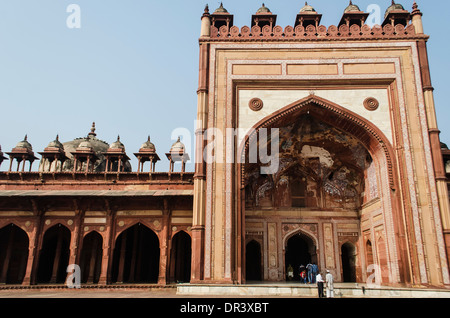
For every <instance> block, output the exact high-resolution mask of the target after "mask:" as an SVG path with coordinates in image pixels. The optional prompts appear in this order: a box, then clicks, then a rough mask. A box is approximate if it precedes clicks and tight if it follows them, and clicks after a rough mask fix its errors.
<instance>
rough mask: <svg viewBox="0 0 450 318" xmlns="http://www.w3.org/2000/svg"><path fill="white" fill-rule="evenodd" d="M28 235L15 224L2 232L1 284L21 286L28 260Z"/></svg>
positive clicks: (0, 241) (0, 234) (0, 249)
mask: <svg viewBox="0 0 450 318" xmlns="http://www.w3.org/2000/svg"><path fill="white" fill-rule="evenodd" d="M28 245H29V239H28V235H27V234H26V233H25V231H23V230H22V229H21V228H20V227H18V226H16V225H15V224H10V225H7V226H5V227H4V228H2V229H1V230H0V284H21V283H22V281H23V278H24V276H25V270H26V267H27V260H28Z"/></svg>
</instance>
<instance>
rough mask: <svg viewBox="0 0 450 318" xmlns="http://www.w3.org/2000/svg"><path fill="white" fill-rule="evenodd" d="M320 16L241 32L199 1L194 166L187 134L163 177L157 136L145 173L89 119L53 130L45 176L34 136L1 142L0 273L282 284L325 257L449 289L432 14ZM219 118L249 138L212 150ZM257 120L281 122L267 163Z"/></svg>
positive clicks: (348, 277) (386, 281) (8, 277)
mask: <svg viewBox="0 0 450 318" xmlns="http://www.w3.org/2000/svg"><path fill="white" fill-rule="evenodd" d="M321 17H322V15H321V14H319V13H317V12H316V11H315V9H314V8H313V7H312V6H310V5H305V6H304V7H303V8H302V9H301V10H300V12H299V13H298V14H297V16H296V19H295V21H293V25H292V26H286V27H282V26H279V25H277V24H276V21H277V15H276V14H275V13H272V12H271V11H270V9H269V8H268V7H266V6H265V5H263V6H262V7H261V8H260V9H259V10H258V11H257V12H256V13H255V14H254V15H252V17H251V20H250V19H249V20H250V21H249V25H248V26H242V27H238V26H235V25H234V16H233V15H232V14H230V13H229V12H228V11H227V10H226V9H225V8H224V7H223V5H220V7H219V8H218V9H217V10H216V11H215V12H213V13H212V14H211V13H210V12H209V9H208V7H207V8H205V12H204V14H203V16H202V19H201V33H200V39H199V45H200V65H199V89H198V92H197V93H198V110H197V123H198V124H199V126H198V127H197V131H196V138H197V139H196V153H195V157H196V158H202V159H203V160H197V161H198V162H196V165H195V172H194V173H192V172H186V171H185V163H186V161H187V160H189V155H188V154H187V153H186V152H185V147H184V145H183V144H182V143H181V141H180V140H178V141H177V142H176V143H174V145H173V147H172V149H170V150H169V152H167V153H166V156H167V158H168V160H170V162H171V164H170V171H168V172H156V171H155V164H156V162H157V161H159V160H160V158H159V156H158V155H157V152H156V147H155V145H154V144H153V143H151V142H150V138H148V140H147V141H146V142H145V143H144V144H143V145H142V146H141V147H140V149H139V150H138V152H136V153H134V155H135V156H136V157H137V158H138V162H139V166H138V168H137V170H136V171H134V170H133V168H132V167H131V164H130V162H129V160H130V159H129V157H128V156H127V152H126V149H125V145H124V144H123V143H122V142H121V141H120V138H119V137H118V138H117V140H116V141H115V142H113V143H112V144H111V145H110V144H108V143H107V142H105V141H102V140H100V139H98V138H97V134H96V133H95V126H93V127H92V129H91V131H90V132H89V133H88V135H87V136H86V137H82V138H78V139H75V140H73V141H69V142H64V143H62V142H60V141H59V137H57V138H56V140H54V141H52V142H51V143H50V144H49V145H48V147H47V148H45V149H44V151H43V152H41V153H39V154H40V155H41V157H42V158H41V160H40V165H39V170H38V172H33V171H32V169H31V164H32V163H33V162H34V161H36V160H38V158H37V157H35V155H34V152H33V150H32V146H31V144H30V142H29V141H28V138H25V140H24V141H22V142H20V143H19V144H18V145H17V147H15V148H14V149H13V150H12V151H11V152H9V153H6V154H7V155H8V156H9V160H10V165H9V169H8V171H2V172H0V197H1V199H0V283H5V284H23V285H30V284H53V283H56V284H63V283H64V282H65V279H66V276H67V273H66V268H67V266H68V265H70V264H78V265H79V266H80V270H81V276H82V277H81V283H82V284H97V285H100V286H101V285H113V284H125V283H129V284H132V283H134V284H138V283H156V284H159V285H165V284H168V283H180V282H185V283H188V282H190V283H191V284H194V283H202V284H206V283H208V284H213V285H214V284H226V283H237V284H246V283H247V284H248V283H251V282H254V281H271V282H284V281H286V280H287V268H288V267H292V268H293V270H294V276H293V277H294V279H298V278H299V269H300V267H301V265H306V264H309V263H311V264H312V263H316V264H317V265H318V267H319V272H322V273H323V272H324V271H325V270H329V271H330V272H331V273H332V274H333V277H334V279H335V282H358V283H363V284H365V283H368V284H369V283H372V282H376V283H377V284H380V285H385V286H386V285H389V286H436V287H439V288H442V287H448V286H449V285H450V278H449V268H448V265H449V258H448V255H450V253H449V247H450V235H449V233H450V213H449V198H448V189H447V182H448V179H447V177H448V175H447V174H446V172H449V169H448V166H449V165H448V162H449V161H450V152H449V150H448V149H447V147H446V146H444V145H442V149H441V143H440V140H439V130H438V127H437V124H436V115H435V106H434V102H433V87H432V86H431V77H430V72H429V66H428V57H427V48H426V42H427V40H428V38H429V37H428V36H427V35H425V34H424V33H423V26H422V18H421V17H422V13H421V12H420V10H419V9H418V6H417V4H415V3H414V6H413V8H412V11H411V12H409V11H408V10H405V8H404V7H403V6H401V5H400V4H396V3H394V2H393V3H392V5H391V6H390V7H389V8H388V9H387V10H386V14H385V20H384V21H383V23H382V24H381V25H375V26H373V27H370V26H368V25H367V24H366V19H367V17H368V14H367V13H365V12H363V11H361V10H360V9H359V7H358V6H357V5H356V4H353V3H352V2H350V4H349V6H348V7H347V8H346V9H345V10H344V12H343V16H342V19H341V20H340V21H339V23H338V24H337V25H330V26H323V25H321V24H320V22H321ZM336 22H338V21H336ZM210 129H218V130H220V131H227V129H228V130H233V131H234V130H238V129H240V130H242V131H244V132H245V133H243V134H238V135H235V136H233V138H232V139H228V138H215V139H214V140H213V141H212V144H211V145H212V146H213V147H214V156H215V157H216V158H218V159H220V160H211V161H210V160H206V159H208V158H205V157H204V152H205V146H206V145H207V143H208V142H211V140H212V139H211V140H210V139H208V135H206V136H205V133H207V132H208V131H209V130H210ZM263 129H276V130H277V131H278V132H279V146H278V147H277V149H278V159H279V165H278V167H277V168H278V169H276V170H275V171H273V172H271V173H269V174H266V173H263V172H262V171H264V169H261V168H263V167H265V164H266V163H264V162H262V161H261V160H257V161H256V162H255V161H252V160H250V159H251V158H249V157H250V151H249V149H251V148H252V147H254V146H255V145H256V146H257V148H256V149H259V150H261V151H262V152H264V151H265V153H268V152H267V150H268V149H271V147H272V146H273V145H272V143H273V142H274V140H273V139H271V138H267V139H266V140H262V139H261V138H259V137H258V134H259V132H261V131H262V130H263ZM29 137H30V138H31V136H29ZM206 155H208V154H206ZM227 158H232V159H233V160H226V159H227ZM443 158H444V160H443ZM4 160H7V158H6V157H5V156H4V155H3V153H1V152H0V164H1V162H2V161H4ZM177 161H180V162H181V166H182V168H181V171H180V172H176V171H174V170H175V169H174V167H175V166H174V164H175V162H177ZM444 161H445V163H446V165H445V168H446V169H445V168H444ZM15 162H17V169H15V168H14V163H15ZM27 162H28V163H29V164H30V169H29V170H25V163H27ZM146 162H150V168H149V169H144V165H145V163H146ZM374 278H375V279H374Z"/></svg>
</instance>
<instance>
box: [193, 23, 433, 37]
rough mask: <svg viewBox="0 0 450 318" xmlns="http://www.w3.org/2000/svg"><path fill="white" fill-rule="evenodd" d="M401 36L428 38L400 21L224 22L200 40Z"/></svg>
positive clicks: (213, 27) (212, 28)
mask: <svg viewBox="0 0 450 318" xmlns="http://www.w3.org/2000/svg"><path fill="white" fill-rule="evenodd" d="M400 37H407V38H411V37H414V38H415V37H421V38H423V37H428V36H426V35H423V34H420V35H419V34H416V32H415V28H414V26H413V25H412V24H409V25H407V26H406V27H405V26H404V25H402V24H397V25H395V26H392V25H391V24H386V25H385V26H384V27H382V26H380V25H375V26H373V27H372V28H371V27H370V26H369V25H367V24H364V25H363V26H362V27H360V26H359V25H357V24H353V25H352V26H350V27H349V26H348V25H346V24H343V25H341V26H340V27H337V26H335V25H331V26H329V27H328V28H327V27H326V26H324V25H319V26H318V27H317V28H316V27H315V26H314V25H308V26H307V27H306V28H304V27H303V26H301V25H298V26H296V27H295V28H294V27H292V26H287V27H285V28H284V29H283V28H282V27H281V26H279V25H277V26H275V27H273V28H271V27H270V26H269V25H265V26H264V27H263V28H260V27H259V26H258V25H254V26H253V27H252V28H250V27H248V26H243V27H242V28H241V29H239V28H238V27H237V26H232V27H230V28H228V27H227V26H226V25H223V26H221V27H220V29H217V28H216V27H215V26H211V33H210V37H209V38H208V39H204V38H203V39H200V40H208V41H210V40H220V41H224V40H230V41H236V40H237V41H239V40H246V41H249V40H261V39H263V40H299V39H301V40H336V39H345V40H348V39H349V38H351V39H367V38H370V39H386V38H400Z"/></svg>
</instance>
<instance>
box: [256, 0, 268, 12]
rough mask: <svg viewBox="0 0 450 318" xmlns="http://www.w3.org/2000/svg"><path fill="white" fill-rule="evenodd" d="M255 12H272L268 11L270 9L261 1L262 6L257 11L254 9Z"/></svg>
mask: <svg viewBox="0 0 450 318" xmlns="http://www.w3.org/2000/svg"><path fill="white" fill-rule="evenodd" d="M256 13H257V14H258V13H272V12H270V9H269V8H268V7H266V5H265V4H264V3H263V4H262V7H261V8H259V9H258V11H256Z"/></svg>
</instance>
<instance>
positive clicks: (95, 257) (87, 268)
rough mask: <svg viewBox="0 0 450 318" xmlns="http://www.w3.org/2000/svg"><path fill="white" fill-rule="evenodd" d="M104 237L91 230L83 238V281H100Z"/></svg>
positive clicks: (81, 264)
mask: <svg viewBox="0 0 450 318" xmlns="http://www.w3.org/2000/svg"><path fill="white" fill-rule="evenodd" d="M102 245H103V238H102V236H101V235H100V234H99V233H97V232H95V231H94V232H91V233H89V234H88V235H86V236H85V238H84V239H83V248H82V250H81V260H80V267H81V274H82V278H81V282H82V283H91V284H92V283H94V284H96V283H98V281H99V279H100V271H101V265H102V250H103V249H102Z"/></svg>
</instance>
